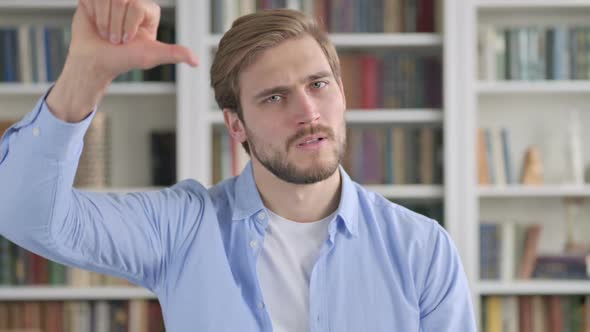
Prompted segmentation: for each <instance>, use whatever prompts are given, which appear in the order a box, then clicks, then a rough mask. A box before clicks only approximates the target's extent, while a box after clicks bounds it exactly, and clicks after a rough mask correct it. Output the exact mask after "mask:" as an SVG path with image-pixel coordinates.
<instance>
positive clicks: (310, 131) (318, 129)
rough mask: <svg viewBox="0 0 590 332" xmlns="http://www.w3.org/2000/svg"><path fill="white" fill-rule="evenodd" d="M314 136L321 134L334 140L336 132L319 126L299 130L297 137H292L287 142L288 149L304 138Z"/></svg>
mask: <svg viewBox="0 0 590 332" xmlns="http://www.w3.org/2000/svg"><path fill="white" fill-rule="evenodd" d="M314 134H321V135H323V136H326V137H327V138H328V139H332V140H333V139H334V131H333V130H332V128H330V127H327V126H324V125H319V124H318V125H314V126H310V127H306V128H302V129H300V130H298V131H297V132H296V133H295V135H293V136H291V137H290V138H289V139H288V140H287V148H288V147H290V146H291V145H293V144H295V142H297V141H298V140H300V139H302V138H303V137H305V136H309V135H314Z"/></svg>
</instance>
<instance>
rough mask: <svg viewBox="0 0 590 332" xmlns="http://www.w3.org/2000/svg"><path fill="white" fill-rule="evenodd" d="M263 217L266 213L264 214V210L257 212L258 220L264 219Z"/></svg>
mask: <svg viewBox="0 0 590 332" xmlns="http://www.w3.org/2000/svg"><path fill="white" fill-rule="evenodd" d="M265 217H266V215H265V214H264V212H260V213H258V220H264V218H265Z"/></svg>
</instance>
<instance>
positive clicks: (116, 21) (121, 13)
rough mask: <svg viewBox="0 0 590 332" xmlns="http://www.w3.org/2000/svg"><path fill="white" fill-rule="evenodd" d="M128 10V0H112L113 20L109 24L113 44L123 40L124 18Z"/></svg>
mask: <svg viewBox="0 0 590 332" xmlns="http://www.w3.org/2000/svg"><path fill="white" fill-rule="evenodd" d="M126 11H127V0H111V22H110V26H109V31H110V36H109V38H110V41H111V43H113V44H119V43H120V42H121V34H122V30H123V19H124V18H125V12H126Z"/></svg>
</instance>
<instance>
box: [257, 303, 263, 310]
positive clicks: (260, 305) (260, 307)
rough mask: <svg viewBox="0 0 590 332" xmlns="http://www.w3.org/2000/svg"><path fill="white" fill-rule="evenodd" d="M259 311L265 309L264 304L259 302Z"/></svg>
mask: <svg viewBox="0 0 590 332" xmlns="http://www.w3.org/2000/svg"><path fill="white" fill-rule="evenodd" d="M258 309H260V310H262V309H264V302H258Z"/></svg>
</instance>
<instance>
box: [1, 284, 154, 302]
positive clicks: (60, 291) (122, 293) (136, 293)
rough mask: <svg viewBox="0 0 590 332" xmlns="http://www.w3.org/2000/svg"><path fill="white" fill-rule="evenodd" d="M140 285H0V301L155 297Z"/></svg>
mask: <svg viewBox="0 0 590 332" xmlns="http://www.w3.org/2000/svg"><path fill="white" fill-rule="evenodd" d="M155 298H156V296H155V295H154V293H152V292H150V291H149V290H147V289H145V288H140V287H127V286H123V287H114V286H113V287H111V286H108V287H103V286H100V287H79V288H78V287H51V286H10V287H6V286H0V301H32V300H34V301H43V300H45V301H49V300H128V299H155Z"/></svg>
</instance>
